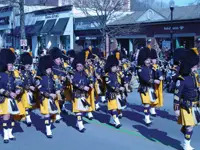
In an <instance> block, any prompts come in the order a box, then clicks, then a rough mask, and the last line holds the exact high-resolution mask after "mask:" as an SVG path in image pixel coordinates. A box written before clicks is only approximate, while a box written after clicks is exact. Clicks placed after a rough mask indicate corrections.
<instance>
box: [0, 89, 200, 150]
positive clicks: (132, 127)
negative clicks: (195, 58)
mask: <svg viewBox="0 0 200 150" xmlns="http://www.w3.org/2000/svg"><path fill="white" fill-rule="evenodd" d="M164 100H165V104H164V107H163V108H162V109H160V110H158V111H157V113H158V115H157V117H156V118H153V117H152V119H153V124H152V126H151V127H146V126H145V125H144V121H143V119H144V115H143V107H142V105H141V101H140V97H139V95H138V93H137V92H136V91H134V92H133V93H131V94H130V95H129V97H128V102H129V104H128V107H127V108H126V110H124V116H123V118H122V119H121V124H122V127H121V128H120V129H115V128H114V127H112V126H110V125H109V124H108V122H109V115H108V113H107V111H106V105H105V104H101V110H100V111H99V112H96V113H95V114H94V116H95V119H94V120H92V121H90V120H88V119H87V118H84V121H85V122H84V123H85V127H86V131H85V133H80V132H79V131H77V130H76V127H75V125H76V118H75V117H74V116H73V114H72V113H69V114H63V115H62V116H63V117H64V120H63V121H61V123H60V124H56V123H54V126H53V130H52V131H53V139H47V138H46V136H45V134H44V131H45V130H44V129H45V128H44V125H43V120H42V119H41V116H40V115H39V113H38V111H35V112H34V113H32V120H33V124H34V125H33V126H32V127H29V128H28V127H27V126H26V125H25V124H24V123H20V125H19V124H17V129H16V130H15V131H14V132H15V133H14V134H15V136H16V138H17V140H16V141H10V143H9V144H4V143H3V139H2V137H1V139H0V147H1V150H13V149H15V150H36V149H37V150H43V149H45V150H46V149H47V150H56V149H57V150H67V149H70V150H79V149H83V150H85V149H88V150H90V149H95V150H102V149H104V150H111V149H112V150H122V149H126V150H134V149H135V150H147V149H148V150H174V149H178V150H180V149H181V142H182V141H183V139H184V138H183V135H182V134H181V132H180V127H181V126H179V125H178V124H177V123H176V121H175V117H174V114H173V110H172V108H173V107H172V102H173V95H172V94H168V93H165V94H164ZM199 129H200V127H195V129H194V134H193V137H192V146H193V147H195V148H196V149H198V147H200V143H199V141H198V139H199V137H200V136H199V131H198V130H199ZM1 132H2V129H1ZM1 134H2V133H1Z"/></svg>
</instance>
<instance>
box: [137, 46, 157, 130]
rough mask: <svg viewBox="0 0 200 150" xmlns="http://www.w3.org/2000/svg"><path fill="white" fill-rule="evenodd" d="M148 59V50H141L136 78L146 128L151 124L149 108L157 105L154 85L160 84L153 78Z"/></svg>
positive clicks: (149, 55)
mask: <svg viewBox="0 0 200 150" xmlns="http://www.w3.org/2000/svg"><path fill="white" fill-rule="evenodd" d="M150 58H151V54H150V50H149V49H147V48H143V49H141V50H140V53H139V56H138V77H139V82H140V85H139V88H138V92H139V93H140V96H141V100H142V104H143V105H144V114H145V119H144V121H145V124H146V125H147V126H150V125H151V123H152V122H151V119H150V108H151V107H150V106H151V105H154V104H157V96H156V93H155V84H160V81H159V80H158V79H155V77H154V76H153V75H154V74H153V69H152V66H151V59H150Z"/></svg>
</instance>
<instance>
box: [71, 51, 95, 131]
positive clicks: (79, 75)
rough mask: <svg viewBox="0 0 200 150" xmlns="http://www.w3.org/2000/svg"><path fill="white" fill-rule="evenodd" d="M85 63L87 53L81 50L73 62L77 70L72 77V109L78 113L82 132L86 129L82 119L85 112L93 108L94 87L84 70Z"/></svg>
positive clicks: (78, 123) (79, 126) (78, 121)
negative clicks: (91, 97) (92, 93)
mask: <svg viewBox="0 0 200 150" xmlns="http://www.w3.org/2000/svg"><path fill="white" fill-rule="evenodd" d="M84 65H85V53H83V52H80V53H78V54H77V55H76V58H75V60H74V62H73V67H74V69H75V72H74V76H73V79H72V85H73V98H74V99H73V101H72V111H73V112H74V113H75V115H76V118H77V122H76V127H77V128H78V130H79V131H80V132H84V131H85V130H86V129H85V127H84V125H83V120H82V117H83V113H88V112H91V111H92V110H93V108H92V106H91V99H90V95H89V93H90V91H91V90H92V89H93V84H91V82H90V79H89V78H88V75H87V73H86V72H85V70H84Z"/></svg>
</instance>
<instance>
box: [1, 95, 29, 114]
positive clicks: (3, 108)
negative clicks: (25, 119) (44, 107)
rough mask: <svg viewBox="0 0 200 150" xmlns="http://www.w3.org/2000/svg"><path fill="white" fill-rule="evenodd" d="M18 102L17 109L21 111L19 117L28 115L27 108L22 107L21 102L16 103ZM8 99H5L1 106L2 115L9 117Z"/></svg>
mask: <svg viewBox="0 0 200 150" xmlns="http://www.w3.org/2000/svg"><path fill="white" fill-rule="evenodd" d="M16 102H17V107H18V109H19V111H20V113H19V114H18V115H26V111H25V108H24V107H23V105H22V102H21V101H16ZM8 114H9V112H8V98H5V101H4V102H3V103H2V104H0V115H8Z"/></svg>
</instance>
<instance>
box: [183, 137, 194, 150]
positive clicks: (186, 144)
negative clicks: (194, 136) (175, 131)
mask: <svg viewBox="0 0 200 150" xmlns="http://www.w3.org/2000/svg"><path fill="white" fill-rule="evenodd" d="M183 149H184V150H194V148H193V147H192V146H191V145H190V140H186V139H184V143H183Z"/></svg>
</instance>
